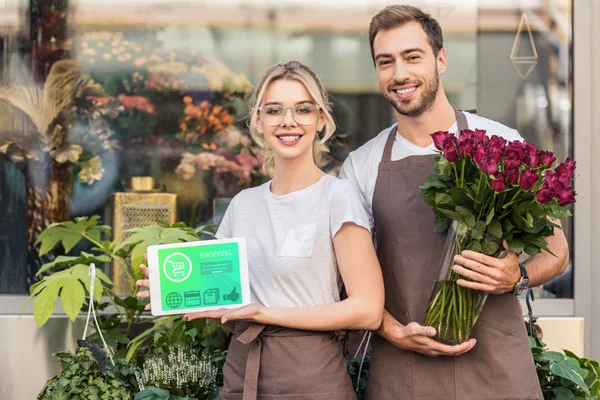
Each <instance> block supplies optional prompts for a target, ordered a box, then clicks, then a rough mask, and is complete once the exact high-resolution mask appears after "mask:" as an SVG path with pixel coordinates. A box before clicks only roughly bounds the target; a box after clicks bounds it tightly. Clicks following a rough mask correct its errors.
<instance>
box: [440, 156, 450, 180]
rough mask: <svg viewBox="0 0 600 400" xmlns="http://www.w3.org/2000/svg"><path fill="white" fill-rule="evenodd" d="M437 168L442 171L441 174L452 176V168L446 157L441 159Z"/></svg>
mask: <svg viewBox="0 0 600 400" xmlns="http://www.w3.org/2000/svg"><path fill="white" fill-rule="evenodd" d="M437 166H438V168H439V169H440V174H442V175H446V176H450V172H451V170H452V166H451V165H450V162H449V161H448V160H446V159H445V158H444V157H440V159H439V161H438V162H437Z"/></svg>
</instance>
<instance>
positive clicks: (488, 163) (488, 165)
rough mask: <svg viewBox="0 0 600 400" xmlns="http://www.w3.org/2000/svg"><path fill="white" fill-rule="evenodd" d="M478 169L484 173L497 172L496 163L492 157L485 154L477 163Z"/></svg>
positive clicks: (491, 173) (492, 173)
mask: <svg viewBox="0 0 600 400" xmlns="http://www.w3.org/2000/svg"><path fill="white" fill-rule="evenodd" d="M479 169H481V172H483V173H484V174H488V175H494V174H495V173H496V172H498V163H497V162H496V160H494V159H493V158H491V157H488V156H485V157H483V159H482V160H481V162H480V163H479Z"/></svg>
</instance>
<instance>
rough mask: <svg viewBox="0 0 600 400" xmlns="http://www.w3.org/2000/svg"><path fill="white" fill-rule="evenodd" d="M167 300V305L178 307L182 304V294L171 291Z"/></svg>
mask: <svg viewBox="0 0 600 400" xmlns="http://www.w3.org/2000/svg"><path fill="white" fill-rule="evenodd" d="M165 302H166V303H167V306H169V307H171V308H177V307H179V306H180V305H181V302H182V298H181V295H180V294H179V293H177V292H171V293H169V294H168V295H167V297H165Z"/></svg>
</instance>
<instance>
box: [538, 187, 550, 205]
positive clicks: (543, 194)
mask: <svg viewBox="0 0 600 400" xmlns="http://www.w3.org/2000/svg"><path fill="white" fill-rule="evenodd" d="M535 197H536V198H537V200H538V201H539V202H540V203H550V202H551V201H552V200H554V192H553V191H552V190H550V189H548V188H542V189H541V190H540V191H539V192H537V193H536V195H535Z"/></svg>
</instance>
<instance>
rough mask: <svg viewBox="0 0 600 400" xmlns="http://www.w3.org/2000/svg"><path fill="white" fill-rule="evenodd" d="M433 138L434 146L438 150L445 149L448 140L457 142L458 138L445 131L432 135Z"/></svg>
mask: <svg viewBox="0 0 600 400" xmlns="http://www.w3.org/2000/svg"><path fill="white" fill-rule="evenodd" d="M431 137H432V139H433V145H434V146H435V148H436V149H438V150H443V149H444V142H446V140H456V136H454V135H453V134H451V133H448V132H445V131H437V132H435V133H432V134H431Z"/></svg>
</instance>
